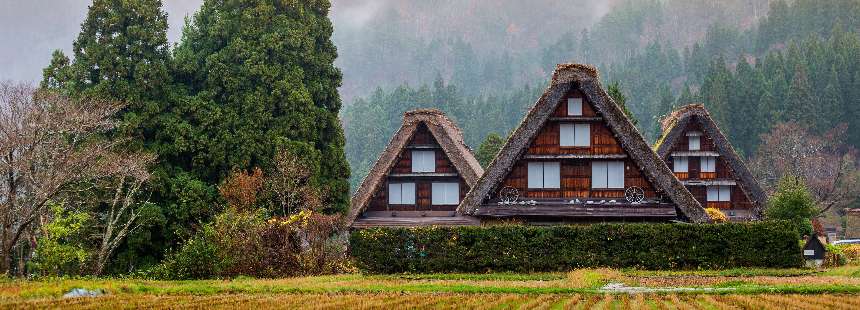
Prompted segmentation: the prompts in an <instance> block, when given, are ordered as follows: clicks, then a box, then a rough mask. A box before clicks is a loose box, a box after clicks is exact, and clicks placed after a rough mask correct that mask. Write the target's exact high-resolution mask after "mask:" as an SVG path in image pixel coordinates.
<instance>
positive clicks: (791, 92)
mask: <svg viewBox="0 0 860 310" xmlns="http://www.w3.org/2000/svg"><path fill="white" fill-rule="evenodd" d="M786 101H787V105H788V106H787V109H786V112H788V113H787V117H788V120H789V121H794V122H804V123H807V124H814V123H812V122H811V121H813V119H810V118H811V116H813V115H816V114H818V113H817V110H818V107H817V106H816V102H815V101H814V99H813V97H812V89H811V87H810V85H809V79H808V78H807V75H806V69H805V68H804V67H803V66H801V65H797V66H796V69H795V73H794V78H793V79H792V81H791V87H789V89H788V96H787V99H786Z"/></svg>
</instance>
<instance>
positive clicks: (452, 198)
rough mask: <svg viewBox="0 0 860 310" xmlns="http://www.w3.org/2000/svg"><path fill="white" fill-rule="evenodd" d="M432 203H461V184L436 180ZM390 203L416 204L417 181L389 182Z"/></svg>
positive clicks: (432, 188) (433, 187)
mask: <svg viewBox="0 0 860 310" xmlns="http://www.w3.org/2000/svg"><path fill="white" fill-rule="evenodd" d="M431 190H432V195H431V197H430V198H431V203H432V204H434V205H458V204H460V184H459V183H455V182H450V183H449V182H434V183H433V184H432V187H431ZM388 204H392V205H414V204H415V183H413V182H402V183H389V184H388Z"/></svg>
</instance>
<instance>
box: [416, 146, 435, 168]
mask: <svg viewBox="0 0 860 310" xmlns="http://www.w3.org/2000/svg"><path fill="white" fill-rule="evenodd" d="M412 172H436V152H434V151H412Z"/></svg>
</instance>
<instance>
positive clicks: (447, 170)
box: [367, 124, 469, 214]
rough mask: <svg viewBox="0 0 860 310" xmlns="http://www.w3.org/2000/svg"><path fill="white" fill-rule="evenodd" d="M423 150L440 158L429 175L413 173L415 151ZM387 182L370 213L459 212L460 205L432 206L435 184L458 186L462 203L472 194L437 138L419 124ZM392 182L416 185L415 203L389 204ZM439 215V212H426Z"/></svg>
mask: <svg viewBox="0 0 860 310" xmlns="http://www.w3.org/2000/svg"><path fill="white" fill-rule="evenodd" d="M414 150H423V151H432V152H434V154H435V158H436V171H434V172H426V173H412V151H414ZM386 180H387V181H386V182H384V183H381V184H380V186H379V188H378V189H377V190H376V192H375V194H374V195H373V198H372V199H371V200H370V205H368V207H367V211H371V212H379V211H401V212H400V214H407V213H404V212H402V211H414V212H426V211H444V212H453V211H455V210H456V209H457V204H447V205H434V204H433V203H432V197H433V193H432V187H433V186H432V185H433V183H434V182H445V183H454V182H456V183H458V184H459V186H460V187H459V192H460V197H459V199H458V203H459V201H460V200H462V199H463V197H464V196H465V195H466V193H467V192H468V191H469V186H468V185H467V184H466V181H465V180H464V179H463V177H462V176H460V174H459V173H458V172H457V169H456V168H455V167H454V165H453V164H452V163H451V160H450V159H448V156H447V155H445V152H444V151H442V147H441V146H440V145H439V143H438V142H437V141H436V139H435V138H433V135H432V134H431V133H430V131H429V130H428V129H427V126H426V125H423V124H421V125H418V129H416V131H415V134H414V135H413V136H412V139H410V141H409V143H408V144H407V146H406V147H405V148H403V150H402V151H401V152H400V155H399V156H398V159H397V161H396V163H395V164H394V167H393V168H392V169H391V172H390V173H389V174H388V175H387V176H386ZM392 182H397V183H400V182H410V183H415V192H416V193H415V204H408V205H406V204H389V203H388V185H389V184H390V183H392ZM425 214H439V213H435V212H434V213H425Z"/></svg>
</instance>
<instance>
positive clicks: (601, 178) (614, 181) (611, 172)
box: [591, 161, 624, 189]
mask: <svg viewBox="0 0 860 310" xmlns="http://www.w3.org/2000/svg"><path fill="white" fill-rule="evenodd" d="M591 188H597V189H602V188H613V189H615V188H617V189H621V188H624V162H623V161H595V162H592V163H591Z"/></svg>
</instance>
